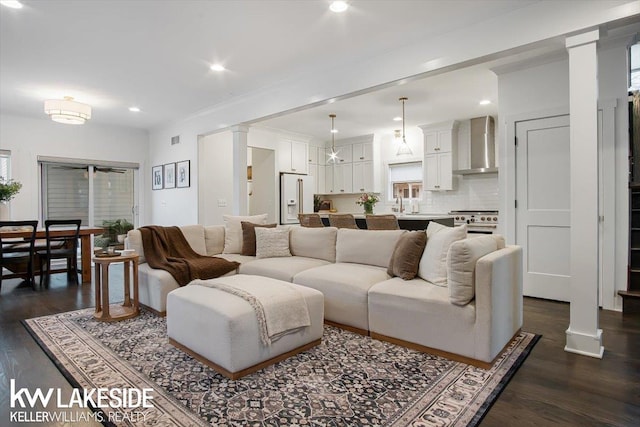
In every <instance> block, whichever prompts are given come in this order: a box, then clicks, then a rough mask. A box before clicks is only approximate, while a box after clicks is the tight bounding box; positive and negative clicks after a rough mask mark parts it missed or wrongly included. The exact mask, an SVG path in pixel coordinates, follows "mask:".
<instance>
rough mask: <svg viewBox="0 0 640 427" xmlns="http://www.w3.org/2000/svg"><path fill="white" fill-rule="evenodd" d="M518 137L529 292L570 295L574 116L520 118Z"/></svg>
mask: <svg viewBox="0 0 640 427" xmlns="http://www.w3.org/2000/svg"><path fill="white" fill-rule="evenodd" d="M516 137H517V146H516V200H517V208H516V243H517V244H518V245H520V246H522V249H523V264H524V265H523V271H524V277H523V286H524V295H527V296H532V297H538V298H547V299H553V300H558V301H569V274H570V270H569V267H570V266H569V255H570V253H569V250H570V216H569V215H570V198H569V195H570V187H569V179H570V178H569V177H570V175H569V116H568V115H564V116H558V117H550V118H542V119H536V120H529V121H523V122H517V123H516Z"/></svg>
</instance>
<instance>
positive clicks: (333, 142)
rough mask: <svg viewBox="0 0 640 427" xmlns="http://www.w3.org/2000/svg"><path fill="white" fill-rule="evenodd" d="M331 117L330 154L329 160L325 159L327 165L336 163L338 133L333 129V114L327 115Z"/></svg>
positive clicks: (334, 116)
mask: <svg viewBox="0 0 640 427" xmlns="http://www.w3.org/2000/svg"><path fill="white" fill-rule="evenodd" d="M329 117H331V153H330V154H329V158H328V159H327V163H337V161H338V160H339V159H338V152H337V151H336V137H335V135H336V133H337V132H338V131H337V130H336V128H335V127H334V120H335V118H336V115H335V114H329Z"/></svg>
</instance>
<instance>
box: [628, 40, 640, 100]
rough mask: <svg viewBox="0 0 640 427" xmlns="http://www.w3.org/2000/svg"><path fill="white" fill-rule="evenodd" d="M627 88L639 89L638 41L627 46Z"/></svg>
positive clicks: (639, 48) (639, 62) (639, 46)
mask: <svg viewBox="0 0 640 427" xmlns="http://www.w3.org/2000/svg"><path fill="white" fill-rule="evenodd" d="M629 90H630V91H634V90H640V42H639V41H636V42H635V43H634V44H632V45H631V46H629Z"/></svg>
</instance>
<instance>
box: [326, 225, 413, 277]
mask: <svg viewBox="0 0 640 427" xmlns="http://www.w3.org/2000/svg"><path fill="white" fill-rule="evenodd" d="M405 233H408V231H407V230H351V229H348V228H339V229H338V237H337V239H336V262H352V263H355V264H366V265H377V266H378V267H383V268H387V267H388V266H389V260H390V259H391V255H393V250H394V249H395V247H396V243H398V239H399V238H400V236H402V235H403V234H405Z"/></svg>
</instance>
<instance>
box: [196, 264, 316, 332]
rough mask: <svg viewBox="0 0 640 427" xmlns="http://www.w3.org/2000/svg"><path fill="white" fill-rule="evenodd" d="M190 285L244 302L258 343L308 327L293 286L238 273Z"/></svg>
mask: <svg viewBox="0 0 640 427" xmlns="http://www.w3.org/2000/svg"><path fill="white" fill-rule="evenodd" d="M189 285H199V286H206V287H209V288H214V289H219V290H221V291H224V292H228V293H230V294H232V295H236V296H238V297H240V298H243V299H245V300H246V301H247V302H249V304H251V307H252V308H253V310H254V311H255V312H256V317H257V318H258V327H259V329H260V340H261V341H262V343H263V344H264V345H271V343H272V342H273V341H275V340H277V339H278V338H280V337H281V336H283V335H286V334H287V333H290V332H293V331H295V330H297V329H300V328H303V327H306V326H311V318H310V317H309V309H308V307H307V302H306V301H305V299H304V297H303V296H302V295H301V294H300V292H298V290H297V289H295V285H292V284H290V283H287V282H283V281H281V280H275V279H270V278H268V277H261V276H251V275H245V274H239V275H235V276H224V277H218V278H216V279H208V280H200V279H196V280H193V281H192V282H191V283H189Z"/></svg>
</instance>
